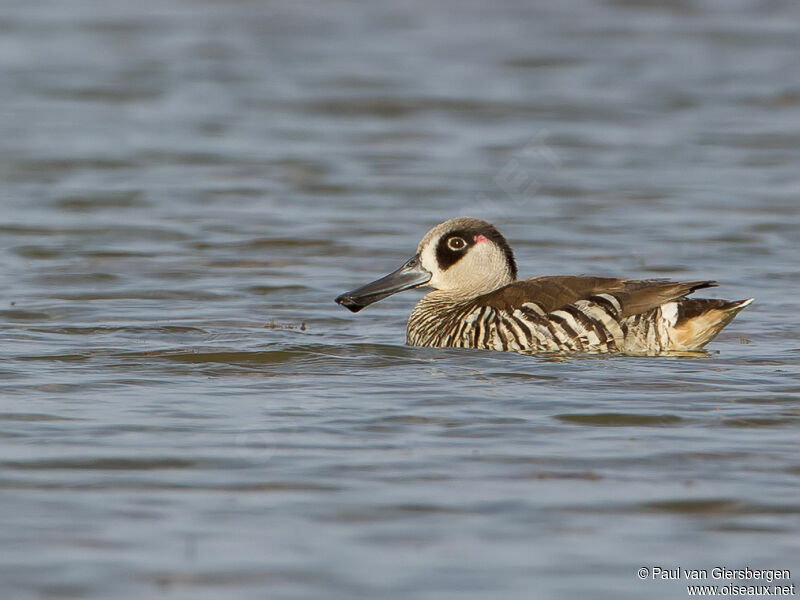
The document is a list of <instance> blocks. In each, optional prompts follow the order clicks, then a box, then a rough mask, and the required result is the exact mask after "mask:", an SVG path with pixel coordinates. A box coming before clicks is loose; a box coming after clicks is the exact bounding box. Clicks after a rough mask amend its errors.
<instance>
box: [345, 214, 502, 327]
mask: <svg viewBox="0 0 800 600" xmlns="http://www.w3.org/2000/svg"><path fill="white" fill-rule="evenodd" d="M516 278H517V265H516V262H515V260H514V253H513V252H512V251H511V248H510V247H509V245H508V242H507V241H506V239H505V238H504V237H503V235H502V234H501V233H500V232H499V231H497V229H495V227H494V226H493V225H491V224H490V223H487V222H486V221H481V220H480V219H473V218H469V217H461V218H458V219H450V220H449V221H445V222H444V223H441V224H439V225H437V226H436V227H434V228H433V229H431V230H430V231H429V232H428V233H427V234H425V237H424V238H422V241H421V242H420V243H419V246H418V247H417V253H416V254H415V255H414V256H412V257H411V258H410V259H409V260H407V261H406V262H405V263H404V264H403V265H402V266H401V267H400V268H399V269H397V270H396V271H394V272H392V273H390V274H389V275H386V276H385V277H382V278H381V279H378V280H377V281H373V282H372V283H368V284H366V285H364V286H361V287H360V288H357V289H355V290H352V291H350V292H345V293H344V294H342V295H341V296H339V297H338V298H336V303H337V304H341V305H342V306H344V307H345V308H347V309H349V310H351V311H352V312H358V311H360V310H361V309H362V308H364V307H365V306H368V305H370V304H372V303H374V302H377V301H378V300H383V299H384V298H387V297H388V296H391V295H392V294H396V293H397V292H402V291H403V290H408V289H412V288H416V287H422V286H428V287H431V288H433V289H435V290H440V291H441V292H443V293H445V294H447V295H449V296H452V297H454V298H461V297H465V298H469V297H475V296H480V295H482V294H486V293H489V292H491V291H492V290H496V289H497V288H499V287H502V286H504V285H507V284H509V283H511V282H512V281H515V280H516Z"/></svg>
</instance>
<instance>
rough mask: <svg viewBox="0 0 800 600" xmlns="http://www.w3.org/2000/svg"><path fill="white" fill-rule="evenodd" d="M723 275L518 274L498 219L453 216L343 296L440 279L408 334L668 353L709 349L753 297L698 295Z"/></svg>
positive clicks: (384, 292)
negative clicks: (399, 260) (391, 266)
mask: <svg viewBox="0 0 800 600" xmlns="http://www.w3.org/2000/svg"><path fill="white" fill-rule="evenodd" d="M716 285H717V282H716V281H711V280H706V281H670V280H665V279H624V278H610V277H593V276H587V275H556V276H543V277H533V278H530V279H518V278H517V264H516V260H515V258H514V253H513V251H512V250H511V246H510V245H509V244H508V242H507V241H506V239H505V237H503V235H502V234H501V233H500V232H499V231H498V230H497V228H495V227H494V225H492V224H490V223H488V222H486V221H483V220H480V219H475V218H472V217H459V218H456V219H450V220H448V221H445V222H444V223H440V224H439V225H436V226H435V227H434V228H433V229H431V230H430V231H428V233H427V234H426V235H425V236H424V237H423V238H422V241H421V242H420V243H419V246H418V247H417V252H416V254H415V255H414V256H413V257H411V258H410V259H409V260H407V261H406V262H405V263H404V264H403V265H402V266H401V267H400V268H399V269H397V270H396V271H394V272H392V273H390V274H389V275H386V276H385V277H382V278H380V279H378V280H376V281H373V282H372V283H368V284H366V285H363V286H361V287H359V288H356V289H354V290H352V291H349V292H345V293H344V294H341V295H340V296H338V297H337V298H336V299H335V301H336V303H337V304H339V305H341V306H343V307H345V308H347V309H349V310H350V311H352V312H354V313H356V312H359V311H360V310H361V309H363V308H365V307H367V306H369V305H370V304H373V303H375V302H378V301H380V300H383V299H384V298H387V297H389V296H391V295H392V294H396V293H398V292H401V291H404V290H409V289H413V288H419V287H423V286H425V287H429V288H432V291H430V292H429V293H428V294H427V295H425V296H424V297H423V298H422V299H421V300H419V302H418V303H417V305H416V306H415V307H414V309H413V310H412V312H411V316H410V317H409V319H408V324H407V328H406V343H407V344H408V345H410V346H419V347H430V348H472V349H479V350H496V351H503V352H518V353H523V354H536V353H561V354H566V353H588V354H597V353H618V354H628V355H648V356H652V355H659V354H682V353H696V352H701V351H702V350H703V348H704V347H705V346H706V344H708V343H709V342H710V341H711V340H713V339H714V338H715V337H716V336H717V334H719V332H720V331H721V330H722V329H723V328H724V327H725V326H726V325H728V324H729V323H730V322H731V321H732V320H733V318H734V317H735V316H736V315H737V314H738V313H739V312H740V311H741V310H743V309H744V308H745V307H747V306H748V305H750V303H751V302H753V298H747V299H745V300H736V301H730V300H718V299H708V298H689V297H688V296H689V295H690V294H692V293H693V292H695V291H697V290H702V289H706V288H710V287H714V286H716Z"/></svg>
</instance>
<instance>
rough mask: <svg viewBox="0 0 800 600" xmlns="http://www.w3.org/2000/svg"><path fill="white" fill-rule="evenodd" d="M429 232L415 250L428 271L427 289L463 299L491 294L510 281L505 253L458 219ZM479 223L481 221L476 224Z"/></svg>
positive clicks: (509, 271) (472, 225) (469, 224)
mask: <svg viewBox="0 0 800 600" xmlns="http://www.w3.org/2000/svg"><path fill="white" fill-rule="evenodd" d="M454 221H456V222H453V221H448V222H447V223H443V224H442V225H439V226H437V227H435V228H434V229H432V230H431V231H430V232H429V234H428V235H426V236H425V239H423V241H422V243H421V244H420V247H419V249H418V252H419V256H420V262H421V263H422V266H423V267H424V268H425V269H426V270H428V271H430V272H431V274H432V276H431V279H430V281H429V282H428V283H427V285H428V286H430V287H432V288H434V289H437V290H443V291H447V292H450V293H454V294H459V295H461V294H463V295H467V296H472V295H479V294H484V293H488V292H491V291H492V290H495V289H497V288H499V287H502V286H504V285H507V284H509V283H511V282H512V281H513V280H514V277H513V275H512V273H511V268H510V266H509V264H508V260H509V259H508V257H507V255H506V253H505V251H504V250H503V249H502V248H501V247H500V246H499V245H498V244H496V243H495V242H494V241H492V240H491V239H489V238H488V237H486V236H484V235H482V234H481V233H480V232H479V231H476V226H475V224H474V223H467V225H468V226H466V227H465V226H464V225H465V224H464V223H461V222H459V221H462V220H460V219H456V220H454ZM478 223H482V222H478Z"/></svg>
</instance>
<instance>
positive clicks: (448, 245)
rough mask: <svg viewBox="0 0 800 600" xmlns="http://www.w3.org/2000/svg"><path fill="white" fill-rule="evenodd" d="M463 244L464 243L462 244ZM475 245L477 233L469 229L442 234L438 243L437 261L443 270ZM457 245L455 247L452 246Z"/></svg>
mask: <svg viewBox="0 0 800 600" xmlns="http://www.w3.org/2000/svg"><path fill="white" fill-rule="evenodd" d="M462 244H463V245H462ZM474 245H475V234H474V233H473V232H469V231H453V232H451V233H449V234H448V235H445V236H442V238H441V239H440V240H439V243H438V244H436V262H437V263H438V265H439V268H440V269H441V270H442V271H446V270H447V269H449V268H450V267H452V266H453V265H454V264H456V263H457V262H458V261H459V260H461V257H462V256H464V255H465V254H466V251H467V250H468V249H469V248H471V247H472V246H474ZM452 246H455V249H454V248H453V247H452Z"/></svg>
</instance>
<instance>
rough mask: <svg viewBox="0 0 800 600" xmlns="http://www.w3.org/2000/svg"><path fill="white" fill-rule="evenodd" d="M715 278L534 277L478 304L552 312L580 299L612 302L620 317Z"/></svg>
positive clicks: (710, 284) (708, 283) (680, 295)
mask: <svg viewBox="0 0 800 600" xmlns="http://www.w3.org/2000/svg"><path fill="white" fill-rule="evenodd" d="M716 285H717V283H716V282H715V281H668V280H665V279H616V278H610V277H590V276H583V275H557V276H550V277H534V278H532V279H525V280H522V281H515V282H514V283H510V284H509V285H506V286H504V287H502V288H499V289H497V290H494V291H492V292H489V293H488V294H484V295H483V296H480V297H478V298H476V299H475V304H476V305H478V306H487V307H490V308H493V309H495V310H500V311H507V312H510V313H513V312H514V310H516V309H518V308H521V307H522V306H523V305H524V304H528V305H530V304H536V305H538V306H539V307H540V308H541V311H542V313H551V312H553V311H556V310H559V309H561V308H564V307H566V306H569V305H571V304H573V303H575V302H577V301H579V300H591V301H594V302H597V303H600V304H608V303H610V304H611V305H612V306H613V308H614V309H615V312H616V313H617V318H619V319H624V318H626V317H630V316H633V315H638V314H641V313H644V312H647V311H648V310H651V309H653V308H656V307H657V306H661V305H662V304H664V303H666V302H670V301H672V300H677V299H678V298H683V297H684V296H686V295H688V294H691V293H692V292H694V291H695V290H699V289H703V288H708V287H714V286H716Z"/></svg>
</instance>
